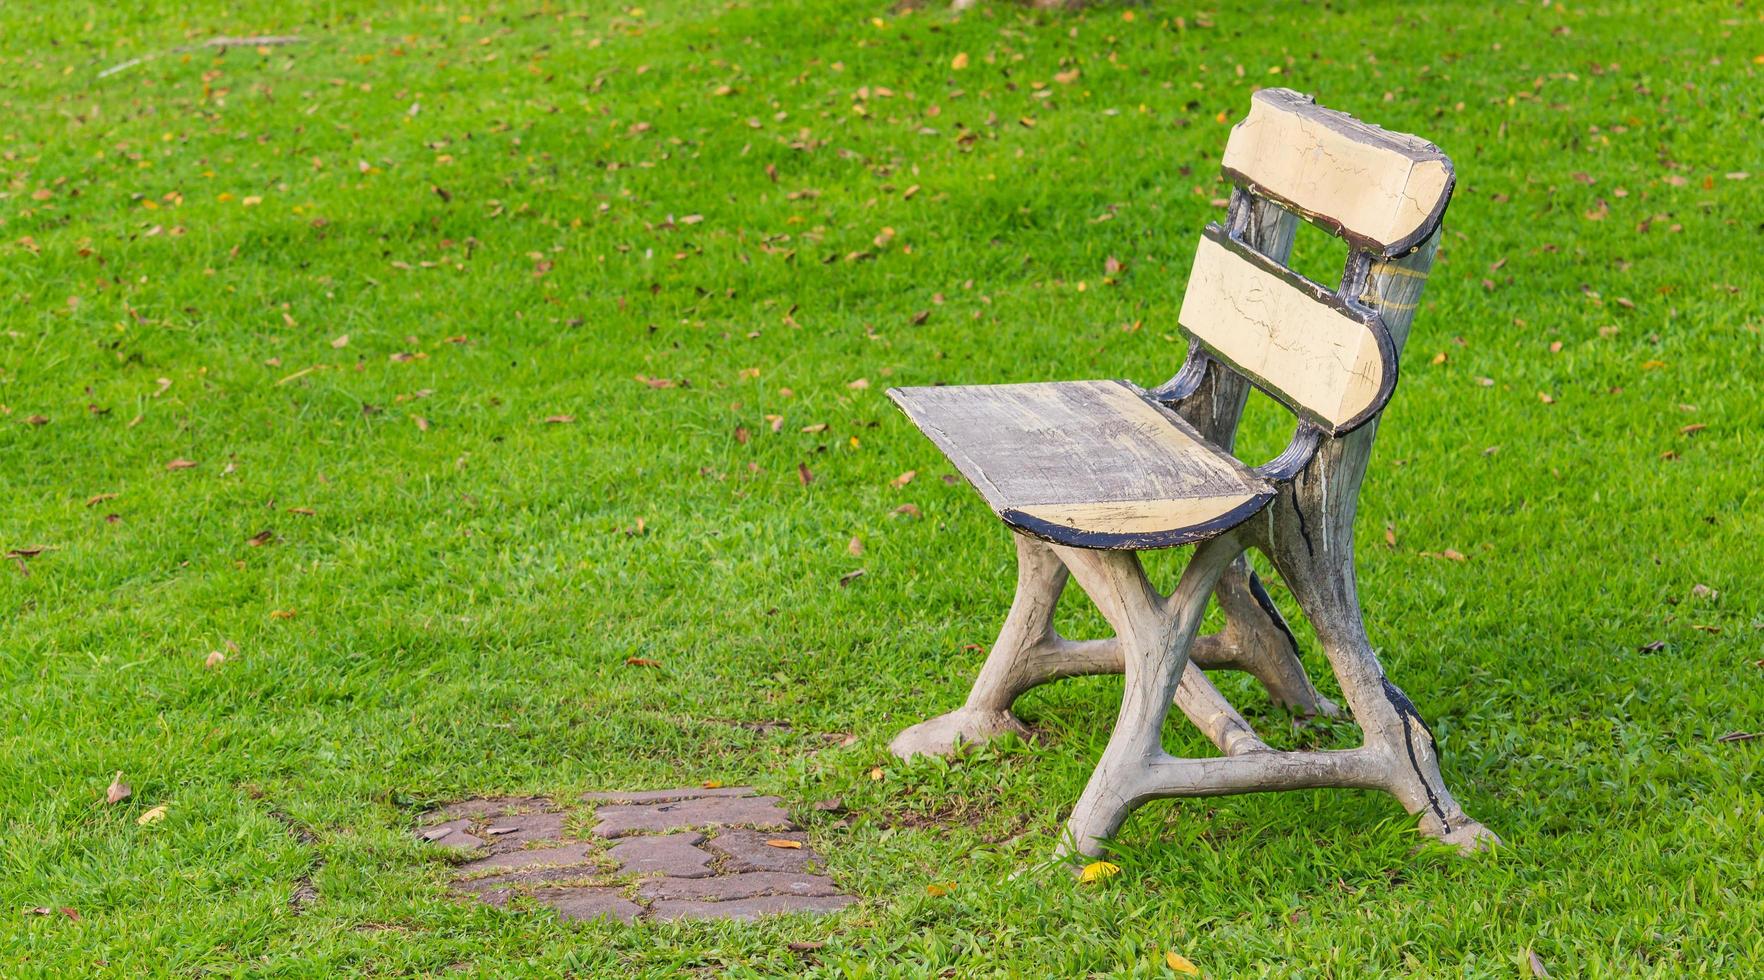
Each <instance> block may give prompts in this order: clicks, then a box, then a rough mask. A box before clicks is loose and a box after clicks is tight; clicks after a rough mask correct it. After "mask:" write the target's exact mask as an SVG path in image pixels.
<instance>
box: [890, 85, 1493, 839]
mask: <svg viewBox="0 0 1764 980" xmlns="http://www.w3.org/2000/svg"><path fill="white" fill-rule="evenodd" d="M1223 163H1224V172H1225V174H1226V176H1227V177H1228V178H1229V179H1230V180H1231V181H1232V182H1233V183H1234V185H1235V190H1234V191H1233V193H1232V196H1231V201H1230V208H1229V212H1228V217H1227V219H1226V222H1225V224H1224V225H1223V226H1221V225H1218V224H1213V225H1209V226H1208V227H1207V229H1206V231H1205V232H1204V233H1203V234H1202V237H1201V241H1200V247H1199V251H1198V253H1197V254H1196V256H1195V261H1194V267H1193V271H1192V272H1191V273H1190V276H1189V281H1188V289H1187V292H1186V293H1185V295H1184V296H1183V300H1182V308H1181V313H1180V315H1179V317H1178V320H1179V322H1180V325H1181V327H1182V329H1183V330H1184V332H1185V333H1186V334H1187V335H1188V337H1189V339H1190V349H1189V353H1188V359H1187V361H1186V362H1185V363H1184V364H1183V366H1182V369H1181V370H1180V371H1179V372H1178V373H1177V374H1176V376H1175V377H1174V378H1172V379H1171V380H1170V381H1169V382H1168V383H1167V384H1165V385H1163V386H1161V387H1159V388H1155V389H1152V390H1150V391H1146V390H1143V389H1141V388H1138V387H1135V386H1134V385H1133V384H1131V383H1129V382H1126V381H1075V382H1053V383H1045V384H1009V385H987V386H955V387H930V388H904V389H895V390H892V391H890V392H889V395H890V397H892V398H893V399H894V400H895V402H896V403H897V404H899V405H900V407H901V408H902V409H904V410H905V412H906V414H907V415H908V416H909V417H911V418H912V420H913V422H914V423H915V424H917V425H918V426H919V428H920V429H921V430H923V431H924V432H925V434H926V435H928V436H929V437H930V438H931V440H932V441H933V442H934V443H936V444H937V447H938V448H939V449H941V450H942V451H943V452H944V454H945V455H947V456H948V457H949V458H950V460H951V461H952V462H953V463H954V464H955V465H956V468H957V469H959V470H960V471H961V472H962V475H963V476H965V477H967V479H968V481H969V482H970V483H972V484H973V485H974V487H975V488H976V489H978V490H979V492H980V495H981V496H982V497H984V498H985V500H986V502H987V504H988V505H989V506H991V508H992V509H993V511H994V512H996V513H997V514H998V516H999V517H1000V518H1002V519H1003V520H1004V522H1005V523H1006V524H1007V525H1008V526H1010V528H1011V529H1012V530H1013V531H1015V532H1016V533H1015V538H1016V544H1017V559H1018V583H1017V595H1016V599H1015V601H1014V602H1012V604H1011V609H1010V613H1009V615H1008V616H1007V617H1006V619H1005V623H1004V627H1003V629H1002V630H1001V631H1000V632H999V636H998V640H997V642H995V643H994V644H993V647H992V650H991V653H990V654H989V656H988V657H987V659H986V664H985V666H984V667H983V668H982V669H981V671H980V676H979V678H978V680H977V681H976V682H975V684H974V688H973V691H972V692H971V693H970V694H969V696H968V701H967V704H966V705H965V706H963V707H962V708H960V709H958V710H956V711H953V712H951V713H949V714H946V715H943V716H941V717H938V718H934V719H932V720H930V721H926V722H923V723H921V724H918V725H914V726H913V727H911V728H909V729H907V730H906V731H904V732H902V733H901V734H900V735H899V736H898V737H897V738H896V739H895V740H894V742H893V744H892V745H891V748H892V749H893V751H894V752H895V754H896V755H899V756H900V757H902V758H907V757H911V756H912V755H914V754H918V753H938V754H945V753H950V752H953V751H956V750H957V749H958V748H959V746H960V745H961V744H963V743H977V742H981V741H984V740H986V739H988V738H992V737H994V736H996V735H998V734H1000V733H1003V732H1006V731H1017V732H1019V733H1022V732H1023V731H1024V729H1023V727H1022V725H1021V724H1020V723H1019V722H1018V721H1017V719H1016V718H1015V716H1013V715H1012V714H1011V710H1010V709H1011V705H1012V703H1013V702H1014V701H1015V700H1016V698H1017V696H1018V695H1020V694H1022V693H1023V692H1024V691H1026V690H1028V689H1030V688H1031V687H1034V686H1036V685H1038V684H1042V683H1045V682H1047V681H1051V680H1055V679H1057V678H1061V677H1069V676H1073V675H1077V674H1096V673H1114V672H1124V673H1125V674H1126V687H1125V691H1124V694H1123V697H1122V701H1121V709H1120V713H1119V715H1118V717H1117V719H1116V722H1115V729H1114V732H1113V734H1112V736H1111V737H1110V740H1109V744H1108V748H1107V749H1106V750H1105V752H1104V753H1103V757H1102V759H1101V761H1100V762H1099V763H1098V765H1097V768H1096V771H1095V773H1094V774H1093V775H1092V776H1091V779H1090V783H1089V785H1088V786H1087V787H1086V788H1085V790H1084V794H1083V796H1082V797H1081V798H1080V799H1079V801H1078V804H1077V806H1076V807H1075V808H1074V809H1073V811H1072V814H1071V818H1070V820H1069V822H1068V824H1067V828H1066V837H1065V840H1064V842H1063V845H1062V848H1061V851H1062V853H1063V854H1071V853H1072V852H1073V851H1076V852H1078V853H1082V854H1085V855H1095V854H1098V853H1100V851H1101V842H1102V841H1103V840H1105V839H1107V838H1110V837H1112V836H1113V835H1114V834H1115V833H1116V831H1118V830H1119V829H1120V826H1121V824H1122V822H1123V821H1124V820H1125V819H1126V817H1127V814H1128V813H1130V812H1131V811H1132V810H1133V809H1135V808H1136V807H1138V806H1139V805H1140V804H1141V803H1143V802H1145V801H1147V800H1149V799H1153V798H1158V797H1168V796H1212V795H1220V794H1227V793H1243V792H1254V791H1262V790H1286V789H1300V788H1311V787H1325V786H1338V787H1359V788H1366V789H1380V790H1384V791H1386V792H1388V793H1390V794H1391V795H1393V796H1395V797H1396V798H1397V800H1398V801H1400V802H1401V803H1402V805H1403V806H1404V808H1405V809H1407V810H1408V811H1409V812H1410V813H1411V814H1418V815H1419V816H1420V829H1421V831H1422V832H1423V833H1425V834H1428V835H1431V836H1434V837H1438V838H1441V839H1442V840H1444V841H1447V842H1450V843H1452V844H1456V845H1458V846H1459V847H1461V848H1463V849H1465V850H1472V849H1475V848H1478V847H1480V846H1483V845H1484V844H1488V843H1494V842H1496V841H1497V838H1495V836H1494V835H1493V834H1492V833H1491V832H1489V831H1488V830H1487V829H1486V828H1484V827H1483V826H1482V825H1481V824H1479V823H1477V822H1476V821H1474V820H1472V819H1470V818H1469V817H1468V816H1466V815H1465V814H1464V811H1463V809H1462V808H1461V807H1459V805H1458V803H1457V801H1456V800H1454V799H1453V798H1452V795H1451V793H1450V792H1448V791H1447V790H1446V787H1445V784H1444V782H1443V781H1442V780H1441V778H1440V774H1439V761H1438V755H1437V748H1436V744H1435V741H1434V737H1433V733H1432V731H1431V730H1430V729H1429V728H1428V727H1427V723H1426V722H1425V721H1423V720H1422V719H1421V716H1420V714H1419V713H1418V712H1417V711H1416V710H1415V706H1414V704H1413V703H1412V702H1410V701H1409V699H1408V698H1407V697H1406V696H1404V694H1403V693H1402V691H1401V690H1399V689H1398V688H1397V687H1396V685H1394V684H1392V683H1391V682H1390V681H1389V680H1388V679H1387V678H1386V677H1385V675H1384V671H1383V669H1382V668H1381V667H1380V665H1379V663H1378V658H1377V656H1376V655H1375V654H1374V653H1373V651H1372V647H1371V644H1370V643H1369V642H1368V640H1367V637H1366V631H1365V626H1364V624H1363V622H1362V619H1361V614H1360V607H1359V599H1358V596H1357V593H1356V588H1355V582H1354V562H1353V558H1354V541H1353V528H1354V510H1355V506H1356V503H1357V500H1358V496H1359V490H1360V483H1361V480H1362V478H1363V477H1364V475H1365V470H1366V463H1367V459H1368V457H1369V455H1370V453H1371V449H1372V440H1373V437H1374V434H1375V431H1376V429H1377V421H1378V417H1379V415H1380V413H1381V412H1382V411H1383V409H1384V406H1385V403H1386V402H1387V401H1388V400H1389V398H1390V395H1391V391H1392V389H1393V388H1394V386H1395V384H1396V377H1397V354H1398V352H1399V351H1400V350H1401V348H1402V345H1403V342H1404V340H1405V339H1406V338H1407V336H1408V332H1409V325H1410V322H1411V320H1412V319H1413V318H1414V314H1415V308H1416V305H1417V303H1418V302H1419V297H1420V294H1421V287H1422V285H1423V283H1424V282H1425V281H1426V277H1427V273H1428V270H1429V268H1430V267H1431V265H1432V263H1433V255H1434V251H1435V248H1436V246H1437V244H1438V240H1439V223H1440V218H1441V216H1442V215H1443V214H1444V212H1445V208H1446V203H1447V201H1448V200H1449V199H1450V198H1451V193H1452V185H1453V173H1452V166H1451V161H1450V160H1448V159H1447V158H1446V157H1445V155H1444V154H1442V153H1441V152H1440V151H1439V149H1438V148H1437V147H1435V146H1433V145H1432V144H1430V143H1427V142H1425V141H1423V140H1421V139H1418V138H1416V137H1413V136H1405V135H1401V134H1397V133H1388V132H1385V131H1384V130H1382V129H1379V128H1377V127H1375V126H1370V125H1367V124H1365V123H1362V122H1359V121H1357V120H1355V119H1353V118H1352V117H1350V116H1347V115H1344V114H1342V113H1339V112H1333V111H1330V110H1327V109H1324V108H1322V107H1320V106H1317V105H1315V104H1314V103H1313V102H1312V100H1311V99H1310V98H1309V97H1308V96H1304V95H1301V94H1299V93H1297V92H1293V91H1290V90H1286V89H1267V90H1263V91H1261V92H1257V93H1256V94H1255V96H1254V99H1253V101H1252V105H1251V110H1250V114H1249V116H1248V117H1247V118H1246V119H1245V120H1244V121H1242V122H1241V123H1239V124H1238V125H1237V126H1236V127H1235V128H1234V129H1233V130H1232V134H1231V137H1230V140H1229V142H1228V143H1227V145H1226V149H1225V156H1224V161H1223ZM1300 219H1303V220H1307V221H1310V222H1311V223H1313V224H1315V225H1318V226H1321V227H1323V228H1324V229H1326V230H1328V231H1330V232H1332V233H1334V234H1336V235H1338V236H1340V237H1341V238H1343V239H1345V240H1346V241H1347V243H1348V245H1349V257H1348V260H1347V264H1346V268H1345V269H1344V270H1343V272H1342V276H1341V281H1340V284H1339V285H1338V286H1336V287H1334V288H1330V287H1327V286H1324V285H1321V284H1319V283H1316V282H1313V281H1311V280H1309V279H1307V278H1305V277H1304V276H1301V275H1299V274H1298V273H1296V272H1294V271H1293V270H1291V269H1290V268H1288V267H1287V266H1286V265H1285V264H1284V263H1285V260H1286V258H1287V256H1288V254H1289V253H1290V251H1291V248H1292V239H1293V234H1294V231H1295V230H1296V227H1297V222H1298V220H1300ZM1250 385H1254V386H1256V387H1257V388H1259V389H1261V390H1262V391H1264V392H1267V393H1268V394H1269V395H1271V396H1273V397H1274V398H1276V399H1277V400H1279V401H1280V402H1282V403H1284V404H1285V405H1286V406H1287V407H1288V408H1290V409H1291V410H1292V411H1293V413H1294V414H1295V415H1296V416H1297V428H1296V432H1295V433H1294V435H1293V438H1292V441H1291V444H1290V445H1289V446H1288V447H1287V448H1286V450H1285V451H1284V452H1282V453H1281V454H1280V455H1279V456H1278V457H1276V458H1275V459H1274V460H1273V461H1271V462H1269V463H1267V464H1265V465H1261V466H1249V465H1246V464H1245V463H1243V462H1242V461H1240V460H1238V459H1237V458H1236V457H1235V456H1234V455H1232V442H1233V436H1234V435H1235V432H1236V428H1237V424H1238V420H1239V417H1240V415H1241V413H1242V410H1243V406H1244V401H1245V398H1246V396H1247V394H1248V389H1249V386H1250ZM1179 545H1193V546H1194V552H1193V554H1192V555H1191V556H1190V558H1189V561H1188V564H1187V567H1186V569H1185V570H1184V571H1183V573H1182V576H1181V579H1180V581H1179V582H1178V584H1177V585H1176V588H1175V591H1174V592H1172V593H1170V594H1168V595H1164V594H1162V593H1160V592H1158V591H1157V590H1156V589H1154V588H1153V586H1152V585H1151V583H1150V582H1149V581H1148V580H1147V578H1146V575H1145V572H1144V570H1143V569H1142V567H1141V565H1140V562H1139V557H1138V554H1137V552H1139V551H1142V550H1148V549H1154V548H1170V547H1176V546H1179ZM1246 548H1256V549H1259V550H1260V551H1262V552H1263V553H1264V554H1265V555H1267V556H1268V558H1269V559H1270V561H1271V562H1272V563H1273V566H1274V568H1275V569H1276V570H1277V571H1278V572H1279V573H1280V576H1281V578H1282V579H1283V580H1284V581H1285V582H1286V584H1287V585H1288V587H1289V588H1290V589H1291V590H1292V593H1293V596H1294V597H1295V599H1296V600H1297V602H1298V605H1299V607H1300V609H1301V610H1302V611H1303V612H1304V614H1305V615H1306V617H1307V618H1309V619H1310V621H1311V623H1312V625H1313V626H1314V628H1315V630H1316V633H1317V637H1318V639H1319V640H1320V642H1321V644H1322V646H1323V651H1324V653H1325V655H1326V656H1327V657H1328V660H1329V663H1330V666H1331V667H1332V668H1333V670H1334V672H1335V676H1336V679H1337V680H1338V681H1339V682H1340V685H1341V689H1342V692H1343V693H1344V694H1345V695H1346V699H1347V703H1348V708H1349V710H1351V712H1352V714H1353V717H1354V718H1355V720H1357V721H1358V723H1359V725H1360V728H1361V730H1362V731H1363V733H1364V742H1363V744H1362V745H1361V746H1360V747H1358V748H1354V749H1348V750H1341V751H1309V752H1282V751H1274V750H1272V749H1270V748H1269V746H1268V745H1267V744H1266V743H1264V742H1263V741H1262V740H1261V739H1260V738H1259V737H1258V736H1257V735H1256V733H1255V731H1254V730H1253V729H1252V728H1251V727H1250V725H1249V723H1248V722H1246V721H1245V720H1244V718H1243V716H1242V715H1240V714H1239V713H1238V712H1237V710H1236V709H1234V708H1233V707H1232V706H1231V704H1230V703H1229V702H1227V701H1226V700H1225V698H1224V697H1223V696H1221V695H1220V693H1219V691H1218V689H1217V688H1215V687H1214V686H1213V684H1212V682H1211V681H1209V680H1208V678H1207V676H1206V674H1205V673H1204V672H1203V671H1202V670H1189V669H1186V668H1187V667H1188V665H1189V664H1190V663H1191V662H1192V663H1193V664H1194V665H1195V666H1197V667H1201V668H1209V669H1213V668H1218V669H1236V670H1246V671H1249V672H1250V673H1251V674H1253V675H1254V676H1255V677H1256V678H1257V679H1258V680H1259V681H1260V682H1261V683H1262V684H1263V686H1265V687H1266V688H1267V689H1268V690H1269V692H1270V694H1271V695H1272V696H1273V697H1274V699H1275V700H1276V701H1277V702H1279V703H1281V704H1283V705H1286V706H1288V707H1290V708H1292V709H1294V710H1296V711H1298V712H1301V713H1323V714H1333V713H1335V712H1336V711H1337V709H1336V707H1335V706H1334V705H1333V704H1330V703H1329V702H1328V701H1326V700H1325V699H1323V698H1321V697H1320V696H1319V695H1318V694H1317V692H1316V689H1315V687H1314V686H1313V685H1312V684H1311V681H1310V679H1309V677H1307V676H1306V674H1305V670H1304V667H1303V665H1302V663H1301V662H1300V660H1299V656H1298V647H1297V644H1296V643H1295V642H1294V640H1293V637H1292V633H1291V631H1290V630H1289V629H1288V628H1287V625H1286V623H1285V621H1284V620H1282V619H1281V616H1280V613H1279V612H1278V611H1277V610H1276V609H1275V607H1274V605H1273V603H1272V602H1271V601H1270V600H1269V598H1268V595H1267V593H1266V591H1265V590H1263V588H1262V586H1261V583H1260V582H1259V581H1257V579H1256V577H1255V576H1254V574H1253V573H1252V572H1250V570H1249V566H1248V563H1247V562H1246V561H1245V559H1244V557H1243V555H1244V551H1245V549H1246ZM1068 575H1070V576H1071V577H1074V578H1076V579H1077V580H1078V583H1079V585H1080V586H1082V587H1083V589H1084V590H1085V592H1087V593H1088V594H1089V595H1090V597H1091V598H1092V600H1094V601H1095V602H1096V604H1097V606H1098V608H1099V609H1100V610H1101V612H1102V614H1103V617H1104V618H1105V619H1106V620H1107V621H1108V622H1109V624H1110V625H1111V626H1112V627H1113V628H1114V630H1115V636H1114V637H1113V638H1110V639H1103V640H1087V641H1074V640H1068V639H1066V638H1064V637H1062V636H1060V635H1059V634H1058V633H1057V632H1055V630H1054V628H1053V611H1054V606H1055V603H1056V602H1057V601H1058V600H1059V596H1060V593H1061V591H1062V590H1063V589H1064V587H1065V584H1066V580H1067V577H1068ZM1215 593H1216V594H1217V595H1218V598H1219V601H1220V604H1221V607H1222V609H1223V611H1224V613H1225V616H1226V626H1225V629H1224V630H1223V631H1222V632H1220V633H1219V634H1216V635H1213V636H1208V637H1200V638H1199V640H1198V641H1197V638H1196V633H1197V628H1198V626H1199V625H1200V621H1201V617H1202V614H1203V613H1204V611H1205V609H1206V605H1207V601H1208V598H1209V596H1210V595H1212V594H1215ZM1172 702H1174V703H1175V704H1176V706H1178V707H1180V708H1181V709H1182V711H1183V712H1184V714H1186V715H1187V716H1188V718H1189V719H1190V720H1191V721H1192V722H1193V723H1194V724H1195V725H1196V726H1197V727H1199V728H1200V729H1201V731H1203V732H1204V733H1205V734H1206V735H1207V737H1208V738H1209V739H1210V740H1211V741H1212V742H1213V743H1214V744H1215V745H1216V746H1217V747H1218V749H1219V751H1220V752H1221V753H1223V758H1208V759H1179V758H1174V757H1172V756H1170V755H1169V754H1167V753H1166V752H1165V751H1164V748H1163V745H1162V744H1161V741H1160V738H1159V733H1160V729H1161V728H1162V726H1163V723H1164V720H1165V717H1166V715H1167V714H1168V712H1169V709H1170V705H1171V704H1172Z"/></svg>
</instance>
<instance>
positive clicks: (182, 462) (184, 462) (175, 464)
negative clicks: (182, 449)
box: [165, 459, 196, 470]
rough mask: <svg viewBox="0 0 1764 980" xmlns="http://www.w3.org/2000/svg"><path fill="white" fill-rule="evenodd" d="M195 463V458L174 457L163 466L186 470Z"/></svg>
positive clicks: (169, 468)
mask: <svg viewBox="0 0 1764 980" xmlns="http://www.w3.org/2000/svg"><path fill="white" fill-rule="evenodd" d="M195 465H196V461H195V460H190V459H174V460H172V461H171V462H169V463H167V464H165V468H166V469H168V470H187V469H189V468H190V467H192V466H195Z"/></svg>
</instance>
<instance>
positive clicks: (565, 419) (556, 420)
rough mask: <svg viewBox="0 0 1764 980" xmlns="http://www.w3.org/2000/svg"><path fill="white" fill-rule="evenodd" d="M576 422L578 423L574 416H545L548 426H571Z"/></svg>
mask: <svg viewBox="0 0 1764 980" xmlns="http://www.w3.org/2000/svg"><path fill="white" fill-rule="evenodd" d="M574 421H576V417H575V416H574V415H547V416H545V424H547V425H569V424H570V423H571V422H574Z"/></svg>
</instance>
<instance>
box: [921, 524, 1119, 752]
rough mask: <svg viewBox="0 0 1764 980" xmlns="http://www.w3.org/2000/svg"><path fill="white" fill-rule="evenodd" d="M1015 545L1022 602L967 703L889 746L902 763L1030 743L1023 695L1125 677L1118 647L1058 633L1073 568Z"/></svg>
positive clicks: (1041, 550) (1034, 547)
mask: <svg viewBox="0 0 1764 980" xmlns="http://www.w3.org/2000/svg"><path fill="white" fill-rule="evenodd" d="M1013 537H1015V538H1016V542H1017V595H1016V598H1015V599H1014V600H1012V602H1011V611H1010V614H1009V615H1007V616H1006V617H1005V622H1004V626H1003V627H1002V628H1000V630H999V633H998V639H997V640H996V641H994V642H993V644H992V650H991V652H989V653H988V654H987V656H986V665H985V666H984V667H982V668H981V669H980V676H979V677H978V678H976V679H975V681H974V687H973V690H972V691H970V692H969V694H968V701H967V703H966V704H964V705H963V706H962V707H960V708H958V709H956V710H955V711H951V712H949V713H947V714H943V715H939V716H938V717H936V718H932V719H930V720H929V721H923V722H920V723H919V724H917V725H914V726H912V727H911V728H908V729H906V730H905V731H903V732H901V733H900V734H899V735H896V736H895V738H894V741H892V742H890V743H889V745H888V748H889V751H891V752H893V753H894V754H895V755H896V756H898V757H900V758H902V759H910V758H912V757H913V756H915V755H949V754H951V753H953V752H956V751H958V750H959V749H960V747H961V746H962V745H977V744H979V743H982V742H985V741H987V740H988V739H992V738H996V737H997V736H999V735H1002V734H1004V733H1005V732H1015V733H1016V734H1017V735H1019V736H1021V737H1025V738H1026V737H1028V735H1029V730H1028V729H1027V728H1025V727H1024V726H1023V723H1022V722H1020V721H1018V720H1017V717H1016V716H1015V715H1013V714H1012V713H1011V705H1012V704H1013V703H1015V702H1016V700H1017V698H1018V696H1020V695H1021V694H1022V693H1023V692H1024V691H1027V690H1029V689H1030V688H1032V687H1035V686H1037V685H1040V684H1045V683H1047V682H1048V681H1051V680H1057V679H1059V678H1061V677H1070V676H1073V675H1075V674H1100V673H1114V672H1119V671H1120V669H1121V667H1120V655H1119V653H1117V652H1116V650H1117V647H1116V643H1115V641H1114V640H1083V641H1078V640H1068V639H1066V638H1065V637H1062V636H1060V635H1059V634H1058V633H1057V632H1055V631H1054V627H1053V615H1054V607H1055V606H1057V605H1058V604H1059V601H1060V593H1061V592H1062V591H1064V590H1065V587H1066V578H1067V572H1066V566H1065V564H1064V563H1062V562H1061V561H1060V559H1059V556H1058V555H1056V554H1054V551H1053V547H1052V546H1051V545H1049V544H1047V543H1046V542H1044V541H1040V540H1038V539H1036V538H1032V537H1029V536H1028V535H1025V534H1016V535H1013Z"/></svg>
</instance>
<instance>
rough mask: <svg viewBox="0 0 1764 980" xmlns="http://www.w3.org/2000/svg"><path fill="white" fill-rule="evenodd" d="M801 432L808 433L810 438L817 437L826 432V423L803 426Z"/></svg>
mask: <svg viewBox="0 0 1764 980" xmlns="http://www.w3.org/2000/svg"><path fill="white" fill-rule="evenodd" d="M802 431H804V432H806V433H808V434H809V435H811V436H812V435H819V434H821V433H823V432H826V431H827V423H825V422H816V423H815V424H814V425H805V426H803V427H802Z"/></svg>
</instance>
